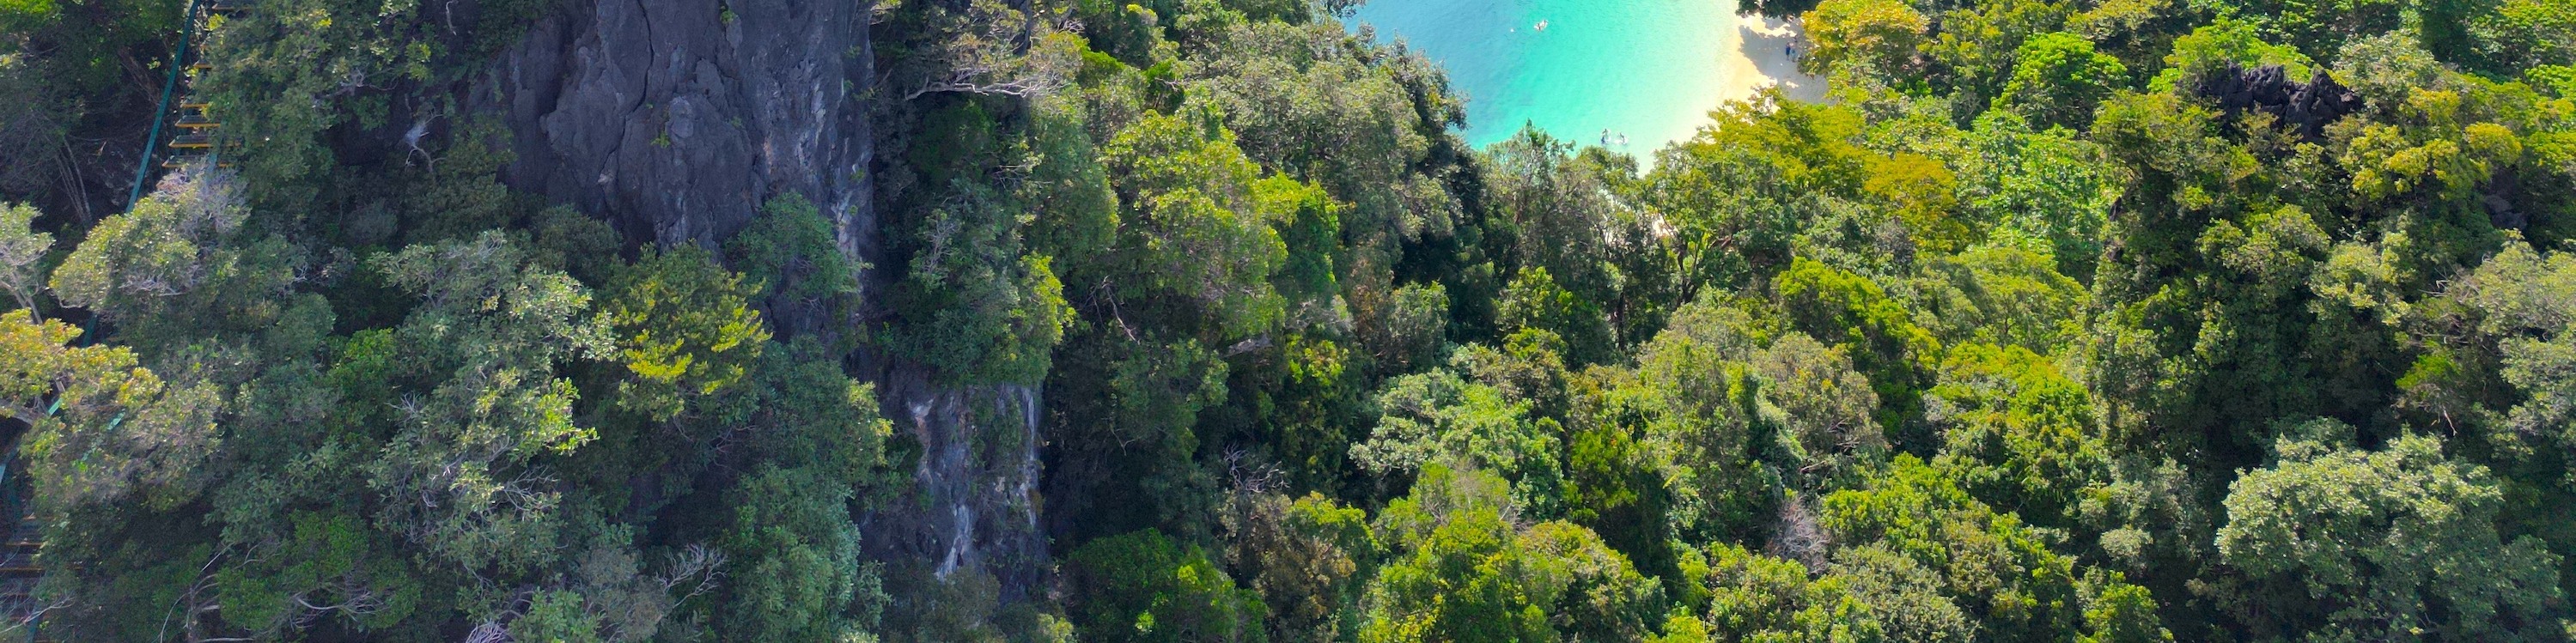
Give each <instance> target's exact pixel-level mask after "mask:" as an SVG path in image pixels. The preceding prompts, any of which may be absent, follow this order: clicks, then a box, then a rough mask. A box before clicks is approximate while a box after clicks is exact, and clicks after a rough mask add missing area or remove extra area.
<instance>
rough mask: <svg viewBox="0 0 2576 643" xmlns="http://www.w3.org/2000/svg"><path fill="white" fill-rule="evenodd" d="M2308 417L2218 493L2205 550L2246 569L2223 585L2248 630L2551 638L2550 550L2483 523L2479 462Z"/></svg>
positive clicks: (2425, 441)
mask: <svg viewBox="0 0 2576 643" xmlns="http://www.w3.org/2000/svg"><path fill="white" fill-rule="evenodd" d="M2351 433H2352V429H2351V428H2350V427H2347V426H2343V425H2341V424H2340V423H2337V422H2335V421H2333V420H2313V421H2310V422H2309V423H2307V424H2306V425H2305V426H2304V427H2302V430H2301V431H2300V432H2298V433H2295V434H2293V435H2290V436H2285V437H2283V438H2282V439H2281V441H2280V442H2279V443H2277V444H2276V445H2275V447H2274V448H2275V450H2276V452H2277V453H2278V456H2279V458H2280V461H2279V462H2278V463H2277V464H2275V465H2273V466H2271V467H2268V468H2265V469H2261V470H2256V471H2252V472H2248V473H2246V474H2245V475H2244V476H2243V477H2241V478H2238V479H2237V481H2236V483H2235V484H2234V485H2231V486H2230V488H2229V490H2228V493H2227V501H2226V505H2227V525H2226V526H2225V527H2223V528H2220V529H2219V530H2218V550H2219V553H2220V554H2221V556H2222V557H2223V560H2224V561H2225V562H2226V563H2227V564H2228V565H2229V566H2230V567H2232V568H2234V569H2236V570H2240V571H2241V572H2242V573H2243V574H2245V576H2246V579H2247V582H2246V584H2245V585H2243V586H2241V588H2240V589H2238V590H2237V591H2239V592H2242V594H2239V595H2238V596H2235V597H2232V598H2233V601H2232V602H2233V603H2234V604H2235V605H2237V606H2238V609H2243V610H2246V611H2247V613H2245V614H2243V615H2242V616H2241V617H2240V618H2243V619H2245V620H2246V621H2247V622H2248V623H2249V624H2250V625H2252V626H2253V627H2255V628H2256V629H2255V631H2256V632H2260V633H2264V634H2266V635H2274V636H2307V637H2323V638H2337V637H2342V638H2373V637H2388V636H2407V637H2426V638H2431V639H2434V640H2446V641H2447V640H2557V639H2558V638H2559V637H2561V636H2564V635H2565V632H2564V631H2563V624H2562V622H2561V620H2560V619H2564V618H2566V617H2567V612H2566V607H2565V604H2564V602H2563V601H2562V600H2561V599H2560V598H2559V597H2560V596H2561V591H2560V589H2559V586H2558V573H2557V570H2556V569H2555V568H2556V567H2557V562H2558V555H2557V554H2555V553H2551V552H2549V551H2548V550H2547V549H2546V548H2545V547H2544V546H2543V545H2542V544H2541V542H2540V540H2539V539H2537V538H2532V537H2529V536H2524V537H2519V538H2511V539H2507V538H2506V537H2505V536H2504V535H2501V534H2498V533H2496V530H2495V520H2496V510H2497V508H2498V506H2499V503H2500V502H2501V500H2502V499H2503V498H2502V493H2501V491H2500V490H2498V489H2497V486H2496V483H2495V480H2494V478H2493V477H2492V476H2491V474H2489V473H2488V472H2487V470H2486V468H2485V467H2480V466H2475V465H2463V464H2459V463H2455V462H2452V461H2450V459H2449V458H2446V457H2444V456H2443V455H2442V446H2441V443H2440V442H2438V441H2436V440H2434V439H2432V438H2429V437H2424V436H2419V435H2407V436H2403V437H2399V438H2397V439H2395V440H2392V441H2390V442H2389V443H2388V444H2387V445H2386V446H2385V448H2383V449H2381V450H2378V451H2363V450H2360V449H2356V448H2353V447H2351V446H2350V445H2349V443H2348V441H2349V440H2350V436H2351Z"/></svg>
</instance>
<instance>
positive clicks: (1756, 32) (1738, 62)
mask: <svg viewBox="0 0 2576 643" xmlns="http://www.w3.org/2000/svg"><path fill="white" fill-rule="evenodd" d="M1733 36H1734V40H1735V46H1734V47H1732V48H1730V50H1729V51H1728V52H1727V53H1726V54H1725V55H1723V56H1722V57H1721V58H1719V60H1718V63H1717V83H1718V87H1719V89H1718V98H1719V103H1720V104H1724V103H1725V102H1727V101H1738V100H1744V99H1747V98H1752V97H1753V95H1754V93H1755V92H1757V91H1760V90H1761V89H1762V88H1764V87H1771V86H1775V85H1776V86H1778V87H1779V88H1780V94H1781V95H1782V96H1784V97H1787V98H1789V99H1792V100H1797V101H1802V102H1809V103H1821V102H1824V101H1825V79H1824V78H1823V77H1819V76H1809V75H1807V74H1804V73H1800V72H1799V71H1798V62H1797V61H1795V60H1791V59H1790V58H1789V56H1788V54H1787V52H1785V51H1783V50H1782V48H1783V47H1787V46H1789V45H1790V44H1792V43H1796V44H1801V45H1803V44H1805V42H1806V34H1804V33H1802V32H1801V30H1800V29H1799V28H1798V27H1797V26H1796V25H1794V24H1791V23H1789V22H1788V21H1785V20H1774V19H1771V18H1765V17H1763V16H1762V15H1761V14H1751V13H1745V14H1736V15H1735V33H1734V34H1733ZM1709 108H1710V109H1716V108H1717V105H1710V106H1709Z"/></svg>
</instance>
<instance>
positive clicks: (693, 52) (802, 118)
mask: <svg viewBox="0 0 2576 643" xmlns="http://www.w3.org/2000/svg"><path fill="white" fill-rule="evenodd" d="M870 9H871V7H870V6H869V3H866V2H840V3H835V2H810V1H806V0H725V1H724V2H722V3H719V2H718V0H571V1H570V3H569V4H568V6H566V7H564V8H563V9H562V10H560V11H558V12H557V13H556V14H555V15H553V16H550V17H547V18H545V19H543V20H541V21H539V22H538V23H536V24H534V25H532V26H531V27H530V29H529V31H528V33H527V34H526V35H525V36H524V37H523V38H522V39H521V40H520V42H519V43H518V44H517V45H516V46H514V47H512V48H511V49H509V50H508V51H507V52H505V53H504V54H503V55H502V56H501V57H500V58H499V59H498V60H496V61H495V62H494V63H493V65H492V67H491V68H490V70H489V72H488V74H487V76H486V78H485V79H483V80H482V85H481V87H480V88H479V91H477V92H476V93H477V94H478V97H477V100H478V101H479V102H480V103H481V104H480V105H479V107H480V109H481V111H483V112H485V113H487V114H489V115H491V116H495V117H498V118H499V119H500V120H501V121H502V122H503V123H504V124H505V125H506V126H507V127H508V128H509V130H510V132H511V135H512V137H513V140H512V151H513V152H514V153H515V160H514V162H513V163H512V165H510V166H509V167H508V168H507V169H506V170H505V171H504V173H503V180H504V181H505V182H507V183H508V184H510V185H511V186H512V187H514V188H518V189H521V190H526V191H530V192H535V193H538V194H542V195H544V196H545V197H546V198H547V199H548V200H549V201H552V202H556V203H569V204H573V205H575V206H576V207H578V208H580V209H581V210H583V211H584V212H588V213H590V214H592V215H594V216H599V217H602V218H604V219H606V220H608V221H609V222H611V223H612V224H614V225H615V226H616V227H617V228H618V229H619V231H620V232H621V233H623V234H624V235H625V236H626V237H627V238H628V239H629V240H633V241H654V242H659V243H664V244H678V243H699V244H705V245H709V246H713V245H716V244H719V243H721V242H723V241H724V240H725V239H727V238H730V237H731V236H732V235H733V234H734V233H735V232H736V231H738V230H740V229H741V228H742V227H743V226H744V225H745V224H747V223H749V222H750V221H751V219H752V217H753V216H755V215H756V213H758V212H759V208H760V205H761V204H762V203H764V202H766V201H768V200H769V199H770V198H772V197H775V196H778V195H782V194H788V193H795V194H801V195H804V196H805V197H806V198H807V199H808V200H810V201H812V202H813V203H814V204H816V205H817V206H818V207H820V208H821V210H822V212H823V214H824V215H825V216H827V217H829V218H831V219H832V220H833V221H834V222H835V225H836V228H837V233H838V237H839V239H838V240H839V242H840V245H841V247H842V250H843V251H844V252H847V253H849V254H850V255H852V256H854V257H857V258H859V259H861V260H863V261H868V262H870V263H874V264H880V265H881V264H882V262H880V261H878V259H879V258H880V256H881V255H880V254H879V253H880V251H881V247H880V246H879V244H878V239H879V236H878V233H877V229H876V228H877V222H876V218H875V217H874V216H873V211H872V210H871V208H870V205H869V204H870V199H871V186H870V184H869V181H868V176H869V172H868V171H867V168H868V167H869V165H870V163H872V162H873V161H874V148H873V145H872V143H873V140H874V138H873V136H874V132H872V131H871V129H870V127H871V123H870V122H869V120H868V115H869V114H870V113H871V107H872V106H871V105H869V104H868V103H867V101H869V100H878V98H872V96H877V95H879V94H877V93H872V92H870V91H868V90H869V88H870V85H871V83H872V82H873V81H874V79H875V71H874V65H873V63H872V61H871V60H870V57H869V56H870V53H869V52H870V48H869V42H868V31H867V30H868V27H869V25H868V16H869V11H870ZM772 312H773V314H772V315H771V319H772V321H773V323H775V324H777V325H778V326H779V329H780V331H781V332H782V335H793V334H799V333H807V332H849V331H850V330H851V329H847V328H832V327H831V326H832V325H833V324H845V323H846V322H845V321H842V320H832V319H813V318H796V317H795V316H793V315H789V314H783V313H787V312H788V311H772ZM858 361H859V362H865V363H866V364H865V365H862V366H858V367H857V368H859V369H860V370H861V372H859V373H857V374H858V375H859V376H861V377H863V378H867V379H870V380H872V381H875V382H876V383H877V385H878V396H879V401H880V402H881V403H882V404H883V408H884V410H885V414H886V416H887V417H889V418H891V419H893V421H894V422H895V425H896V431H898V432H900V433H903V434H906V435H909V436H910V437H911V438H912V441H913V442H914V443H916V444H918V445H919V446H920V448H921V458H920V460H919V466H918V467H917V468H916V469H915V470H914V472H913V478H914V479H913V480H912V481H911V489H910V490H909V494H908V495H907V496H906V497H903V498H901V499H899V500H896V501H893V502H889V503H885V504H887V505H888V506H886V507H883V508H880V509H878V510H876V511H875V512H874V513H871V514H870V515H867V516H864V517H862V518H861V520H860V523H861V526H862V528H863V532H864V533H865V535H866V538H867V542H866V543H865V547H866V549H867V551H868V552H869V553H870V555H872V556H875V557H879V558H885V559H902V560H901V562H905V563H910V564H920V565H928V566H932V568H933V569H934V570H935V571H936V572H937V573H938V574H939V575H940V576H941V577H947V576H950V575H952V574H954V573H957V572H958V571H959V570H973V571H976V572H979V573H991V574H993V575H995V576H996V577H997V579H998V580H1000V581H1001V583H1000V587H1001V590H1002V593H1003V598H1005V599H1011V598H1015V597H1019V596H1026V595H1028V594H1030V593H1033V592H1035V591H1038V589H1037V588H1038V587H1039V586H1040V584H1041V583H1043V582H1045V570H1046V569H1047V566H1046V558H1047V556H1046V548H1045V539H1044V538H1043V537H1042V536H1041V535H1040V534H1039V532H1038V530H1037V528H1036V518H1037V510H1036V502H1037V499H1036V497H1035V494H1034V493H1033V491H1032V489H1033V488H1034V486H1035V484H1036V481H1037V478H1038V459H1037V448H1038V443H1039V437H1038V434H1037V430H1038V429H1037V419H1038V403H1039V399H1040V397H1039V395H1038V392H1037V391H1036V390H1035V389H1033V388H1029V387H1020V386H982V387H968V388H962V389H960V388H949V387H940V386H936V385H933V384H931V383H930V382H929V381H928V380H927V378H925V377H923V376H921V374H920V373H921V372H923V369H921V368H918V367H916V366H915V365H907V364H900V363H896V364H886V363H880V362H881V361H882V360H877V359H862V360H858Z"/></svg>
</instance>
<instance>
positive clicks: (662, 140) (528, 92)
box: [491, 0, 875, 258]
mask: <svg viewBox="0 0 2576 643" xmlns="http://www.w3.org/2000/svg"><path fill="white" fill-rule="evenodd" d="M868 5H869V3H865V2H806V1H803V0H729V1H719V0H576V2H575V3H574V5H573V6H571V7H568V8H567V9H565V10H563V11H559V12H556V13H555V14H554V15H553V16H550V17H547V18H545V19H542V20H540V21H539V22H538V23H537V24H534V25H532V26H531V28H530V29H529V32H528V34H527V35H526V36H525V37H524V38H523V39H522V40H521V41H520V42H519V44H518V45H517V46H515V47H512V48H511V49H510V50H509V51H507V52H504V53H503V55H502V56H501V57H500V59H499V60H498V61H496V62H495V63H494V66H493V68H492V71H491V77H492V81H491V82H492V83H493V85H494V87H495V89H496V90H497V94H498V96H497V99H498V101H499V103H500V104H499V105H496V106H495V111H498V112H500V115H501V117H502V118H503V119H504V121H505V122H506V123H508V125H509V126H510V130H511V132H512V135H513V137H514V140H513V141H512V143H513V144H512V148H513V151H514V152H515V153H516V154H517V160H516V162H515V163H513V164H512V165H511V166H510V167H509V169H508V170H506V171H505V172H504V175H503V178H504V180H505V181H506V182H508V183H509V184H510V185H511V186H512V187H515V188H518V189H521V190H527V191H530V192H535V193H539V194H543V195H545V196H546V197H547V198H548V199H549V200H552V201H555V202H560V203H572V204H575V205H577V206H579V207H581V208H582V209H583V210H584V211H587V212H590V213H592V214H595V215H598V216H601V217H604V218H606V219H607V220H608V221H610V222H611V223H612V224H615V225H616V226H617V227H618V229H619V230H620V231H621V232H623V233H624V234H625V235H626V236H627V237H628V238H629V239H635V240H652V241H658V242H662V243H683V242H695V243H702V244H713V243H717V242H720V241H722V240H723V239H725V238H727V237H730V236H731V235H732V234H733V233H734V232H735V231H736V230H739V229H741V228H742V226H743V225H744V224H745V223H747V222H749V221H750V220H751V218H752V217H753V216H754V215H755V213H757V212H758V211H759V208H760V205H761V204H762V203H763V202H765V201H766V200H767V199H768V198H769V197H771V196H774V195H777V194H781V193H787V192H795V193H800V194H803V195H805V196H806V197H807V198H808V199H810V200H812V201H813V202H814V203H815V204H816V205H817V206H819V207H821V208H822V209H823V211H824V213H825V215H827V216H830V217H833V218H834V220H836V221H838V222H839V224H840V229H841V236H842V239H841V242H842V245H843V249H844V250H846V251H849V252H852V253H853V254H860V255H863V258H865V257H864V255H865V254H869V253H870V251H872V250H873V247H874V245H875V244H874V243H873V239H872V236H873V229H874V227H875V226H874V222H873V221H871V220H870V217H869V216H868V211H869V210H868V207H867V204H868V189H867V185H866V172H865V171H864V168H866V167H867V163H868V161H869V157H870V155H871V146H870V142H871V133H870V131H869V122H868V119H867V117H866V115H867V113H868V110H867V108H866V105H865V103H864V102H865V94H864V92H865V91H866V89H867V87H868V86H869V82H870V80H871V78H872V76H873V71H872V64H871V60H870V57H869V55H868V31H867V29H868V11H869V6H868Z"/></svg>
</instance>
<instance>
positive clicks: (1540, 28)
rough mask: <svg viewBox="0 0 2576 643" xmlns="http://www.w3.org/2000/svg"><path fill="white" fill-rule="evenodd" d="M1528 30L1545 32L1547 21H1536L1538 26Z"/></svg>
mask: <svg viewBox="0 0 2576 643" xmlns="http://www.w3.org/2000/svg"><path fill="white" fill-rule="evenodd" d="M1530 29H1532V30H1536V31H1547V21H1545V20H1541V21H1538V26H1535V27H1531V28H1530Z"/></svg>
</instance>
